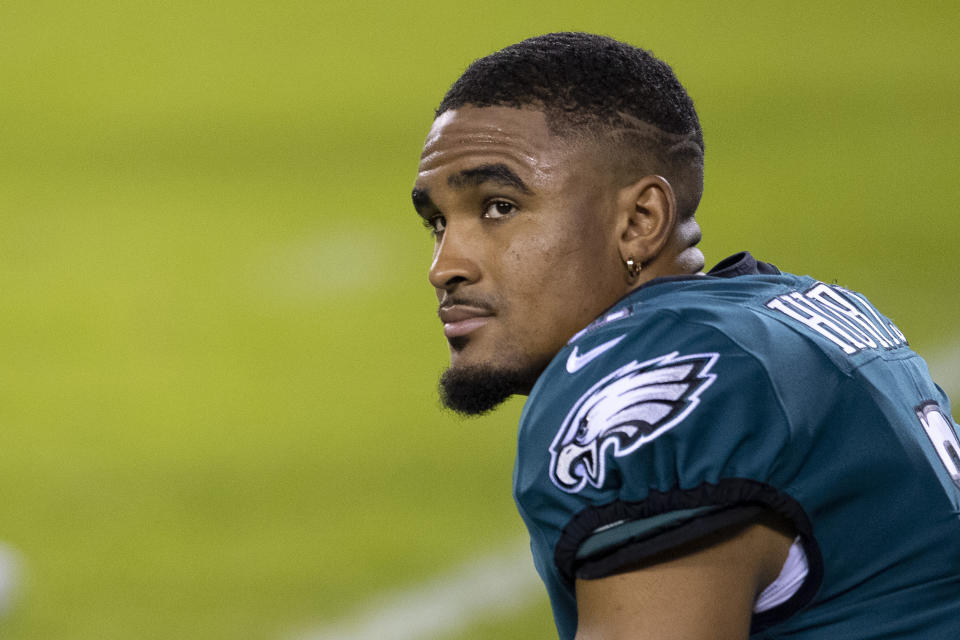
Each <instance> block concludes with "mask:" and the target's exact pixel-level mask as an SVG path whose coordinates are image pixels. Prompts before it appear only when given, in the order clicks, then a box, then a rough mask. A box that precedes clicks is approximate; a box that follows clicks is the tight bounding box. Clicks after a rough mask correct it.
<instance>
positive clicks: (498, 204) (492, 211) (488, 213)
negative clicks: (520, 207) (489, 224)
mask: <svg viewBox="0 0 960 640" xmlns="http://www.w3.org/2000/svg"><path fill="white" fill-rule="evenodd" d="M516 210H517V207H516V205H514V204H513V203H512V202H507V201H506V200H491V201H490V202H488V203H487V206H486V209H484V210H483V217H484V218H489V219H491V220H499V219H500V218H505V217H507V216H508V215H510V214H511V213H514V212H515V211H516Z"/></svg>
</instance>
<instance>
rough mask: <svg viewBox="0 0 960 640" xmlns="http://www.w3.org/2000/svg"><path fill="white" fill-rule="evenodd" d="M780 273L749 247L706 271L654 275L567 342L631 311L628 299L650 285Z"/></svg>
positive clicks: (631, 299) (627, 314)
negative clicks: (753, 253) (762, 260)
mask: <svg viewBox="0 0 960 640" xmlns="http://www.w3.org/2000/svg"><path fill="white" fill-rule="evenodd" d="M780 273H781V271H780V269H778V268H777V267H775V266H774V265H772V264H770V263H769V262H761V261H760V260H757V259H756V258H754V257H753V256H752V255H751V254H750V252H749V251H741V252H740V253H735V254H733V255H732V256H730V257H728V258H724V259H723V260H721V261H720V262H718V263H717V264H716V266H714V267H713V268H712V269H710V271H708V272H707V273H706V274H694V275H676V276H661V277H659V278H654V279H653V280H650V281H648V282H644V283H643V284H642V285H640V286H639V287H637V288H636V289H634V290H633V291H631V292H630V293H628V294H627V295H626V296H624V297H623V298H620V300H618V301H617V302H615V303H614V304H613V305H612V306H611V307H610V308H608V309H607V310H606V311H604V312H603V313H601V314H600V315H599V316H598V317H597V319H596V320H594V321H593V322H591V323H590V324H588V325H587V326H586V327H584V328H583V329H582V330H580V331H578V332H577V333H576V334H575V335H574V336H573V337H572V338H570V340H569V341H568V342H567V344H570V343H571V342H574V341H575V340H577V339H579V338H580V337H581V336H583V335H584V334H585V333H588V332H590V331H592V330H593V329H597V328H598V327H601V326H603V325H605V324H608V323H610V322H613V321H615V320H620V319H621V318H625V317H626V316H629V315H630V314H631V313H632V307H631V306H630V304H629V303H630V302H632V301H633V298H634V297H635V296H637V295H638V294H639V292H641V291H646V290H647V289H649V288H650V287H655V286H657V285H659V284H667V283H671V282H683V281H684V280H700V279H702V278H736V277H738V276H758V275H765V276H776V275H780Z"/></svg>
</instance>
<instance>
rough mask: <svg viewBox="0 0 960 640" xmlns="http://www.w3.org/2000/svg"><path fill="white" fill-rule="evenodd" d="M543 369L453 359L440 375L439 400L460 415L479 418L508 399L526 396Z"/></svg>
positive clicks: (539, 367)
mask: <svg viewBox="0 0 960 640" xmlns="http://www.w3.org/2000/svg"><path fill="white" fill-rule="evenodd" d="M542 371H543V367H541V366H537V367H519V366H512V367H508V366H503V365H499V366H498V365H493V364H468V363H464V362H461V361H460V358H456V359H455V360H453V362H452V363H451V366H450V368H449V369H447V370H446V371H445V372H444V373H443V375H442V376H440V400H441V402H442V403H443V406H445V407H446V408H448V409H451V410H453V411H455V412H457V413H459V414H461V415H466V416H478V415H482V414H484V413H487V412H489V411H491V410H493V409H495V408H496V407H498V406H500V405H501V404H503V402H504V401H506V400H507V399H508V398H509V397H510V396H513V395H527V394H529V393H530V390H531V389H532V388H533V385H534V383H536V381H537V378H538V377H539V376H540V373H541V372H542Z"/></svg>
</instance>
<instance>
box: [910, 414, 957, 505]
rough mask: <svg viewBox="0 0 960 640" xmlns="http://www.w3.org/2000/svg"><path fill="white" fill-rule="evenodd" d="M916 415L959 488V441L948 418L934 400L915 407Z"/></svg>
mask: <svg viewBox="0 0 960 640" xmlns="http://www.w3.org/2000/svg"><path fill="white" fill-rule="evenodd" d="M916 411H917V417H918V418H920V423H921V424H922V425H923V430H924V431H926V433H927V436H928V437H929V438H930V441H931V442H933V447H934V449H936V450H937V455H939V456H940V460H942V461H943V466H945V467H946V468H947V473H949V474H950V477H951V478H953V483H954V484H955V485H957V488H960V441H958V439H957V433H956V432H955V431H954V430H953V427H952V426H951V424H950V422H951V421H950V419H948V418H947V416H945V415H944V413H943V411H941V410H940V405H938V404H937V403H936V402H924V403H923V404H922V405H920V406H919V407H917V409H916Z"/></svg>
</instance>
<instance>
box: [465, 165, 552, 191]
mask: <svg viewBox="0 0 960 640" xmlns="http://www.w3.org/2000/svg"><path fill="white" fill-rule="evenodd" d="M484 182H495V183H497V184H501V185H504V186H507V187H514V188H515V189H517V190H519V191H520V192H521V193H524V194H526V195H532V194H533V192H532V191H530V188H529V187H528V186H527V185H526V184H524V182H523V180H522V179H521V178H520V176H518V175H517V174H516V173H514V172H513V170H512V169H510V167H508V166H507V165H505V164H482V165H480V166H479V167H475V168H473V169H464V170H463V171H460V172H459V173H455V174H453V175H452V176H450V177H449V178H447V184H449V185H450V186H451V187H455V188H464V187H475V186H478V185H481V184H483V183H484Z"/></svg>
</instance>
